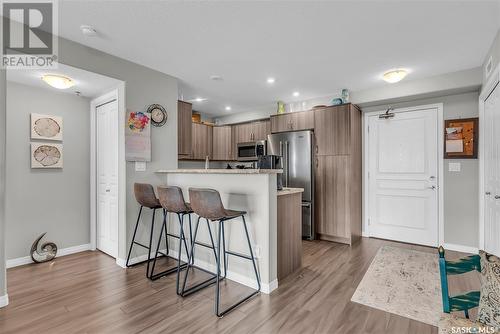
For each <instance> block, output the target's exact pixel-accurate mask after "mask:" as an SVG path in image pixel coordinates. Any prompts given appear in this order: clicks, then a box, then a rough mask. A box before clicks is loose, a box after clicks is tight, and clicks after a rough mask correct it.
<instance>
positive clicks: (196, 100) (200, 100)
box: [193, 97, 207, 102]
mask: <svg viewBox="0 0 500 334" xmlns="http://www.w3.org/2000/svg"><path fill="white" fill-rule="evenodd" d="M206 100H207V99H205V98H203V97H197V98H195V99H194V100H193V101H194V102H203V101H206Z"/></svg>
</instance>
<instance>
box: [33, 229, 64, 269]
mask: <svg viewBox="0 0 500 334" xmlns="http://www.w3.org/2000/svg"><path fill="white" fill-rule="evenodd" d="M45 234H47V232H45V233H43V234H42V235H40V236H39V237H38V238H37V239H36V240H35V242H33V245H31V251H30V255H31V259H32V260H33V262H35V263H42V262H48V261H52V260H53V259H54V258H55V257H56V255H57V245H56V244H55V243H53V242H51V241H49V242H45V243H43V244H42V246H41V247H40V251H39V250H38V249H39V248H38V243H39V242H40V240H42V238H43V237H44V236H45Z"/></svg>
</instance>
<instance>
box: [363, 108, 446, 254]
mask: <svg viewBox="0 0 500 334" xmlns="http://www.w3.org/2000/svg"><path fill="white" fill-rule="evenodd" d="M422 109H436V110H437V113H438V117H437V132H438V133H437V137H438V138H437V140H438V142H437V145H438V152H437V154H438V159H437V161H438V244H440V245H441V244H444V209H443V205H444V197H443V193H444V159H443V149H444V133H443V132H444V128H443V126H444V110H443V103H434V104H426V105H420V106H414V107H407V108H397V109H394V110H393V111H392V112H394V113H398V112H409V111H418V110H422ZM385 111H386V110H380V111H372V112H365V113H363V124H364V126H363V127H364V129H363V139H362V142H363V149H362V151H363V164H362V165H363V180H362V183H363V212H364V214H363V233H362V235H363V236H366V237H370V226H369V225H368V219H369V217H368V212H369V211H368V209H369V208H368V206H369V205H368V203H369V201H368V198H369V193H370V188H369V182H368V169H367V168H366V164H367V158H368V154H369V151H368V147H369V145H368V117H370V116H374V115H379V114H383V113H385ZM435 246H438V245H435Z"/></svg>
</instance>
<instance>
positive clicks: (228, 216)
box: [184, 188, 261, 317]
mask: <svg viewBox="0 0 500 334" xmlns="http://www.w3.org/2000/svg"><path fill="white" fill-rule="evenodd" d="M189 198H190V200H191V206H192V208H193V211H194V212H195V213H196V214H197V215H198V216H199V217H203V218H205V219H206V220H207V222H208V220H211V221H218V225H219V227H218V236H217V254H216V260H217V273H216V284H217V285H216V287H215V314H216V315H217V316H218V317H222V316H224V314H226V313H228V312H230V311H232V310H233V309H234V308H235V307H237V306H239V305H240V304H242V303H244V302H245V301H247V300H248V299H250V298H251V297H253V296H254V295H256V294H258V293H259V292H260V288H261V286H260V278H259V273H258V272H257V266H256V264H255V259H254V257H253V252H252V244H251V242H250V236H249V234H248V228H247V223H246V221H245V214H246V212H245V211H235V210H228V209H225V208H224V205H223V204H222V200H221V198H220V194H219V192H218V191H217V190H213V189H197V188H189ZM239 217H241V218H242V220H243V227H244V228H245V235H246V239H247V242H248V250H249V252H250V255H245V254H240V253H236V252H232V251H229V250H226V241H225V236H224V223H225V222H227V221H229V220H232V219H234V218H239ZM198 221H199V218H198ZM193 238H194V239H193V245H194V242H195V241H196V231H195V233H194V237H193ZM221 241H222V249H223V254H222V256H223V257H224V278H225V277H226V275H227V271H226V270H227V259H226V258H227V255H233V256H237V257H240V258H243V259H247V260H250V261H252V265H253V269H254V272H255V278H256V279H257V285H258V288H257V290H256V291H254V292H252V293H251V294H249V295H248V296H246V297H244V298H242V299H241V300H239V301H237V302H236V303H234V304H232V305H231V306H229V307H227V308H226V309H225V310H223V311H221V310H220V281H221V277H220V272H221V270H220V269H221V264H220V261H221V251H220V244H221ZM190 256H193V251H191V255H190ZM188 270H189V269H188ZM187 274H188V272H186V276H185V277H184V283H185V281H186V278H187Z"/></svg>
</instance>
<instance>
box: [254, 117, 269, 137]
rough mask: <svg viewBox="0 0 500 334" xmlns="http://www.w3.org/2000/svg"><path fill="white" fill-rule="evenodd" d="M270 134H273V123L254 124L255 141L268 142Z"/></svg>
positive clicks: (259, 122) (267, 121)
mask: <svg viewBox="0 0 500 334" xmlns="http://www.w3.org/2000/svg"><path fill="white" fill-rule="evenodd" d="M269 134H271V121H269V120H265V121H257V122H253V138H254V139H253V140H266V139H267V135H269Z"/></svg>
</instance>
